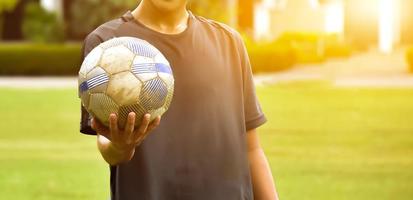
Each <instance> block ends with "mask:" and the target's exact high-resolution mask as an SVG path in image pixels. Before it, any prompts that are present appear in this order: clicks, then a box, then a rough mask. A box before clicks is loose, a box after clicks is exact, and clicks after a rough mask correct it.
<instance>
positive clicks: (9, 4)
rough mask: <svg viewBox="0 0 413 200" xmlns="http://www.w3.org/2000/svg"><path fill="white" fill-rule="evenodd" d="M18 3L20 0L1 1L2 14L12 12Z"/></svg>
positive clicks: (0, 10)
mask: <svg viewBox="0 0 413 200" xmlns="http://www.w3.org/2000/svg"><path fill="white" fill-rule="evenodd" d="M17 3H18V0H0V13H3V12H4V11H9V10H12V9H13V8H14V6H16V4H17Z"/></svg>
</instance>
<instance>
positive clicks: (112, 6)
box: [69, 0, 139, 37]
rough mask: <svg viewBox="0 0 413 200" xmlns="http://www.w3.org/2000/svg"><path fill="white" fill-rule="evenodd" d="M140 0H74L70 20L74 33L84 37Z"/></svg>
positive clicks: (131, 7)
mask: <svg viewBox="0 0 413 200" xmlns="http://www.w3.org/2000/svg"><path fill="white" fill-rule="evenodd" d="M138 3H139V0H73V3H72V5H71V8H70V13H71V16H72V18H71V20H70V22H69V26H70V29H71V31H72V34H74V35H75V36H77V37H84V36H85V35H86V34H88V33H89V32H91V31H92V30H93V29H95V28H96V27H97V26H99V25H101V24H102V23H104V22H106V21H108V20H111V19H115V18H118V17H119V16H120V15H122V14H123V13H124V12H126V11H127V10H131V9H133V8H134V7H135V6H136V5H137V4H138Z"/></svg>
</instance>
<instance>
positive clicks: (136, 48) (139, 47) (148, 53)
mask: <svg viewBox="0 0 413 200" xmlns="http://www.w3.org/2000/svg"><path fill="white" fill-rule="evenodd" d="M148 44H149V43H148V42H146V41H144V40H140V39H137V38H136V39H134V40H130V41H128V42H127V43H126V44H125V46H126V47H128V48H129V49H130V50H131V51H132V52H133V53H134V54H136V55H139V56H143V57H148V58H153V57H155V56H156V55H157V54H158V53H159V51H158V50H157V49H156V48H154V47H153V46H152V45H148Z"/></svg>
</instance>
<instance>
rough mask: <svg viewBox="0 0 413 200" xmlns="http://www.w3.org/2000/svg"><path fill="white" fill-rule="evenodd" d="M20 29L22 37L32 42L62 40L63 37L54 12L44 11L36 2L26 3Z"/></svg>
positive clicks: (62, 30) (61, 28)
mask: <svg viewBox="0 0 413 200" xmlns="http://www.w3.org/2000/svg"><path fill="white" fill-rule="evenodd" d="M22 29H23V36H24V38H25V39H27V40H30V41H32V42H62V41H63V40H64V38H65V37H64V27H63V24H62V23H61V22H60V21H59V20H58V18H57V16H56V13H51V12H48V11H46V10H45V9H44V8H43V7H41V6H40V4H39V3H37V2H32V3H29V4H27V5H26V7H25V12H24V22H23V26H22Z"/></svg>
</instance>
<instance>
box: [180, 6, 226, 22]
mask: <svg viewBox="0 0 413 200" xmlns="http://www.w3.org/2000/svg"><path fill="white" fill-rule="evenodd" d="M226 3H227V1H222V0H192V1H190V2H189V4H188V8H189V10H191V11H192V12H193V13H194V14H196V15H200V16H203V17H207V18H210V19H214V20H217V21H220V22H224V23H228V22H229V20H230V19H229V17H230V16H229V15H228V12H227V11H228V9H233V8H228V7H227V4H226Z"/></svg>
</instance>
